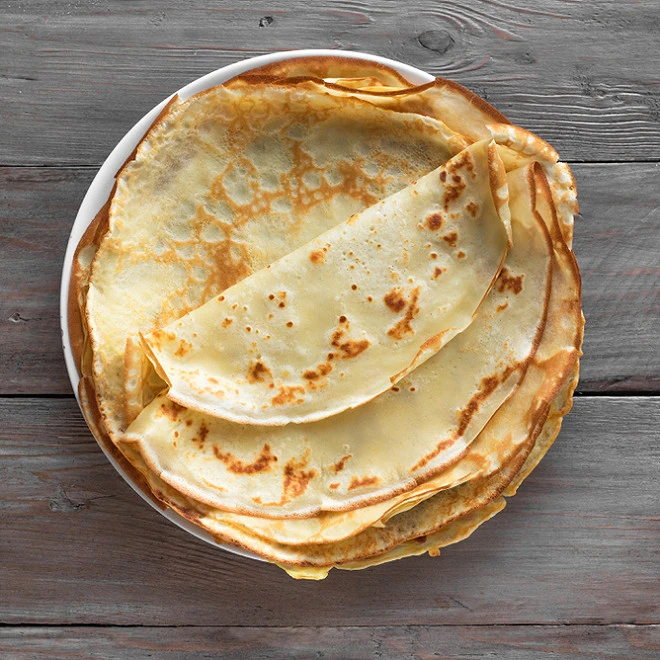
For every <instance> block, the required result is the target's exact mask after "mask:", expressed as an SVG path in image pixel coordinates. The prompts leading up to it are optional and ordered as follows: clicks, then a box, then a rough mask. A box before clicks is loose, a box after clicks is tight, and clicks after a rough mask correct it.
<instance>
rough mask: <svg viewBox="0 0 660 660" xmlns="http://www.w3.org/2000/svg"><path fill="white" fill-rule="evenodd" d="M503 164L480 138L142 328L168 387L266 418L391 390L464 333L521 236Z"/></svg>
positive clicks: (304, 417)
mask: <svg viewBox="0 0 660 660" xmlns="http://www.w3.org/2000/svg"><path fill="white" fill-rule="evenodd" d="M510 235H511V229H510V218H509V210H508V192H507V185H506V174H505V172H504V166H503V164H502V161H501V159H500V157H499V156H498V153H497V148H496V145H495V143H494V142H492V143H491V144H490V145H488V143H487V142H486V141H483V142H479V143H476V144H474V145H473V146H471V147H469V148H467V149H465V150H464V151H462V152H461V153H460V154H459V155H457V156H455V157H454V158H452V159H451V160H450V161H448V162H447V163H446V164H445V165H442V166H441V167H439V168H438V169H436V170H433V171H431V172H430V173H429V174H427V175H426V176H424V177H422V178H420V179H419V180H418V181H415V182H414V183H412V184H411V185H409V186H407V187H406V188H405V189H403V190H401V191H400V192H398V193H395V194H393V195H390V196H389V197H387V198H385V199H384V200H382V201H381V202H378V203H377V204H374V205H373V206H370V207H369V208H367V209H366V210H364V211H362V212H361V213H358V214H356V215H354V216H352V217H351V218H349V219H348V220H347V221H345V222H343V223H340V224H338V225H336V226H335V227H333V228H332V229H330V230H328V231H326V232H325V233H323V234H321V235H320V236H319V237H317V238H315V239H314V240H313V241H311V242H310V243H307V244H306V245H304V246H302V247H300V248H298V249H297V250H294V251H293V252H291V253H290V254H288V255H286V256H285V257H282V258H281V259H279V260H278V261H275V262H274V263H272V264H269V265H268V266H267V267H266V268H264V269H263V270H261V271H259V272H258V273H255V274H253V275H251V276H250V277H247V278H245V279H244V280H242V281H241V282H239V283H238V284H235V285H234V286H232V287H230V288H228V289H227V290H225V291H224V292H223V293H222V294H220V295H219V296H218V297H216V298H214V299H212V300H210V301H209V302H207V303H206V304H205V305H203V306H202V307H199V308H198V309H196V310H194V311H192V312H190V313H189V314H186V315H185V316H183V317H181V318H180V319H178V320H177V321H175V322H173V323H171V324H169V325H167V326H165V327H164V328H161V329H158V330H155V331H154V332H152V333H151V334H149V335H147V336H146V337H144V338H143V341H144V345H145V348H146V350H147V352H148V355H149V357H150V359H151V360H152V362H153V363H154V366H155V367H156V370H157V372H158V373H159V374H160V375H161V377H162V378H163V379H164V380H165V381H166V382H167V384H168V386H169V391H168V397H169V398H170V399H171V400H172V401H175V402H176V403H178V404H180V405H182V406H185V407H186V408H189V409H191V410H198V411H201V412H206V413H209V414H210V415H213V416H214V417H220V418H222V419H227V420H229V421H233V422H237V423H247V424H259V425H283V424H288V423H291V422H295V423H303V422H313V421H317V420H319V419H324V418H327V417H331V416H332V415H336V414H338V413H340V412H342V411H344V410H347V409H350V408H355V407H357V406H360V405H362V404H364V403H365V402H366V401H369V400H370V399H373V398H374V397H375V396H377V395H379V394H382V393H383V392H385V391H386V390H388V389H390V387H392V385H394V384H396V383H397V382H399V381H400V380H401V378H403V377H404V376H405V375H406V374H408V373H410V372H411V371H412V370H413V369H415V368H416V367H417V366H419V365H421V364H423V363H424V362H425V361H426V360H427V359H428V358H429V357H431V356H432V355H433V354H435V353H436V352H437V351H439V350H440V349H441V348H442V347H443V346H444V345H445V344H446V343H447V342H448V341H450V340H451V339H452V338H453V337H455V336H456V335H457V334H458V333H460V332H462V331H463V330H464V329H465V328H466V327H467V326H468V325H469V324H470V323H471V322H472V319H473V317H474V316H475V315H476V313H477V310H478V308H479V306H480V304H481V303H482V301H483V300H484V298H485V297H486V295H487V294H488V291H490V288H491V286H492V285H493V283H494V282H495V279H496V278H497V276H498V275H499V272H500V270H501V268H502V265H503V263H504V257H505V256H506V252H507V249H508V247H509V245H510Z"/></svg>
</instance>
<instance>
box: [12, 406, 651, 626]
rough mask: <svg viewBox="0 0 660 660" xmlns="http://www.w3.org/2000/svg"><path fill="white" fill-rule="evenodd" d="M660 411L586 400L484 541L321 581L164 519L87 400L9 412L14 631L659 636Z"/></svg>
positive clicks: (479, 535)
mask: <svg viewBox="0 0 660 660" xmlns="http://www.w3.org/2000/svg"><path fill="white" fill-rule="evenodd" d="M659 404H660V398H657V397H641V398H638V397H625V398H616V397H595V398H592V397H584V398H581V399H578V400H577V401H576V404H575V409H574V411H573V412H572V413H571V414H570V415H569V416H568V418H567V420H566V422H565V426H564V429H563V431H562V433H561V435H560V437H559V439H558V441H557V443H556V444H555V446H554V447H553V448H552V449H551V450H550V452H549V454H548V456H546V458H545V459H544V461H543V462H542V463H541V466H540V467H539V468H538V469H537V471H536V472H535V473H534V474H533V475H532V476H531V477H530V478H529V479H528V480H527V481H526V482H525V484H524V485H523V486H522V488H521V489H520V491H519V493H518V495H516V497H514V498H512V499H511V500H510V501H509V505H508V507H507V509H505V511H503V512H502V513H501V514H499V515H498V516H497V517H496V518H495V519H494V520H492V521H490V522H489V523H487V524H486V525H484V527H482V528H481V529H480V530H478V531H477V532H476V533H475V534H474V535H473V536H472V537H471V538H470V539H468V540H467V541H465V542H463V543H461V544H458V545H456V546H453V547H450V548H447V549H445V550H443V553H442V556H441V557H439V558H430V557H428V556H426V557H420V558H412V559H407V560H404V561H400V562H394V563H390V564H387V565H383V566H379V567H375V568H372V569H369V570H365V571H358V572H355V573H348V572H343V571H336V572H333V573H332V574H331V575H330V577H329V578H328V579H327V580H325V581H324V582H321V583H310V582H296V581H294V580H292V579H291V578H289V577H288V576H287V575H285V574H284V572H283V571H281V570H280V569H279V568H277V567H275V566H272V565H268V564H265V563H261V562H256V561H253V560H248V559H243V558H241V557H237V556H235V555H231V554H229V553H227V552H224V551H221V550H218V549H215V548H212V547H210V546H208V545H206V544H204V543H203V542H201V541H198V540H196V539H194V538H193V537H191V536H190V535H189V534H187V533H185V532H183V531H182V530H180V529H178V528H177V527H175V526H174V525H172V524H171V523H170V522H168V521H167V520H166V519H165V518H163V517H162V516H160V515H159V514H158V513H157V512H155V511H154V510H152V509H151V508H150V507H149V506H148V505H147V504H146V503H144V502H143V501H142V500H141V499H140V498H139V497H138V496H137V495H136V494H135V493H134V492H133V491H132V490H131V489H130V488H129V487H128V486H127V485H126V484H125V483H124V482H123V481H122V480H121V478H120V477H119V476H118V475H117V473H115V471H114V470H113V469H112V467H111V466H110V465H109V464H108V463H107V461H106V459H105V458H104V456H103V454H102V453H101V452H100V450H99V448H98V447H97V445H96V443H95V442H94V440H93V439H92V438H91V437H90V435H89V433H88V431H87V429H86V427H85V425H84V422H83V420H82V418H81V416H80V414H79V412H78V410H77V408H76V407H75V403H74V402H73V401H71V400H68V399H50V400H45V399H4V400H3V399H0V417H1V418H2V419H3V424H2V427H1V428H0V437H1V442H0V455H1V459H0V482H1V483H2V484H3V499H2V505H1V506H2V534H1V535H0V562H1V563H2V566H3V569H2V577H1V580H2V592H3V597H2V598H1V599H0V623H5V624H9V625H17V624H78V625H80V624H98V625H129V626H135V625H148V626H153V625H208V626H216V625H223V626H399V625H412V626H416V625H440V624H442V625H447V624H457V625H478V624H553V623H554V624H557V623H562V624H565V623H570V624H581V625H595V624H598V625H601V624H620V623H630V624H658V623H660V598H659V594H658V582H657V578H658V572H659V569H660V520H659V518H658V515H657V513H658V512H657V484H658V478H659V476H660V474H659V472H660V447H659V446H658V443H657V433H658V428H660V405H659ZM411 639H412V638H411Z"/></svg>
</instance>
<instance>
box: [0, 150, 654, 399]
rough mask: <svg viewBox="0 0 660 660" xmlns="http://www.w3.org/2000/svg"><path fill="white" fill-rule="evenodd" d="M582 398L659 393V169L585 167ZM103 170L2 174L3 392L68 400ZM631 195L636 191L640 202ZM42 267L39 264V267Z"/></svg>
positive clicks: (580, 168)
mask: <svg viewBox="0 0 660 660" xmlns="http://www.w3.org/2000/svg"><path fill="white" fill-rule="evenodd" d="M574 170H575V176H576V179H577V183H578V189H579V199H580V207H581V215H580V217H578V218H577V221H576V230H575V251H576V254H577V256H578V260H579V263H580V267H581V269H582V276H583V280H584V282H583V286H584V313H585V316H586V318H587V327H586V335H585V346H584V351H585V359H584V360H583V366H582V381H581V383H580V388H579V389H580V391H581V392H598V391H611V392H615V391H631V390H632V391H638V392H639V391H658V389H660V387H659V386H660V351H658V346H659V345H660V324H659V323H658V314H659V312H660V164H656V163H631V164H628V165H625V166H624V167H622V166H620V165H616V164H598V165H596V164H576V165H575V166H574ZM94 174H95V170H90V169H76V168H18V167H7V168H1V167H0V190H2V193H1V194H2V195H3V196H4V199H5V204H4V206H3V208H0V236H1V237H2V239H3V241H2V243H0V293H1V294H2V295H0V362H1V363H2V364H3V370H4V377H3V379H2V380H1V381H0V392H2V393H15V392H21V393H26V394H66V393H69V392H70V391H71V388H70V385H69V382H68V379H67V376H66V374H65V371H64V365H63V362H62V357H61V356H62V349H61V343H60V332H59V321H58V318H59V317H58V315H59V310H58V304H59V301H58V296H59V278H60V272H61V269H62V255H63V253H64V249H65V247H66V242H67V239H68V235H69V231H70V228H71V223H72V220H73V218H74V217H75V214H76V211H77V208H78V205H79V204H80V201H81V200H82V197H83V195H84V193H85V190H86V189H87V186H88V185H89V184H90V182H91V179H92V178H93V176H94ZM630 190H634V191H635V198H634V200H631V199H630ZM37 264H38V266H36V265H37Z"/></svg>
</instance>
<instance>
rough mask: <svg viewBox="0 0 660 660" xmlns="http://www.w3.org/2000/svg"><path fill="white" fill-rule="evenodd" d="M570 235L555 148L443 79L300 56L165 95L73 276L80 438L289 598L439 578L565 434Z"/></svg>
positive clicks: (568, 177)
mask: <svg viewBox="0 0 660 660" xmlns="http://www.w3.org/2000/svg"><path fill="white" fill-rule="evenodd" d="M575 213H577V197H576V188H575V181H574V179H573V176H572V174H571V172H570V168H569V167H568V166H567V165H566V164H564V163H561V162H559V156H558V154H557V153H556V151H555V150H554V149H553V148H552V147H551V146H550V145H549V144H548V143H547V142H545V141H544V140H542V139H541V138H539V137H538V136H535V135H533V134H532V133H530V132H529V131H526V130H525V129H523V128H521V127H518V126H514V125H512V124H511V123H510V122H509V121H508V120H507V119H506V117H504V116H503V115H501V114H500V113H499V112H497V111H496V110H495V109H493V108H492V107H491V106H489V105H488V104H487V103H486V102H484V101H483V100H481V99H479V98H478V97H476V96H475V95H473V94H472V93H470V92H468V91H467V90H465V89H464V88H462V87H460V86H459V85H457V84H456V83H453V82H450V81H446V80H442V79H437V80H435V81H434V82H431V83H428V84H425V85H421V86H416V85H414V84H412V83H410V82H408V81H407V80H406V79H405V78H404V77H403V76H402V75H401V74H400V73H398V72H396V71H394V70H391V69H389V68H388V67H383V66H381V65H375V64H373V63H370V62H366V61H363V60H359V59H354V58H339V57H337V58H326V57H320V58H317V57H311V58H302V59H295V58H294V59H292V60H286V61H283V62H279V63H276V64H274V65H268V66H267V67H264V68H262V69H256V70H253V71H251V72H249V73H248V74H245V75H242V76H239V77H238V78H235V79H233V80H230V81H228V82H227V83H225V84H223V85H220V86H217V87H213V88H211V89H209V90H207V91H205V92H202V93H200V94H198V95H196V96H193V97H191V98H190V99H187V100H180V99H177V98H175V99H174V100H173V101H172V102H171V103H170V104H169V105H168V106H167V108H166V109H165V110H164V111H163V112H162V113H161V115H160V116H159V118H158V119H157V120H156V122H155V123H154V124H153V126H152V127H151V129H150V130H149V131H148V132H147V134H146V135H145V137H144V138H143V140H142V141H141V143H140V144H139V145H138V148H137V149H136V151H135V153H134V154H133V156H132V157H131V158H130V159H129V161H127V163H126V164H125V165H124V166H123V167H122V168H121V170H120V171H119V172H118V174H117V181H116V185H115V188H114V190H113V192H112V194H111V197H110V199H109V200H108V203H107V204H106V205H105V207H104V208H103V209H102V210H101V211H100V212H99V215H98V216H97V218H96V219H95V221H94V223H93V224H92V225H91V226H90V228H89V229H88V231H87V232H86V233H85V235H84V236H83V239H82V241H81V243H80V245H79V247H78V250H77V251H76V255H75V257H74V264H73V269H72V281H71V285H72V286H71V287H70V290H71V298H70V306H69V309H70V327H71V328H72V329H73V331H72V343H73V344H74V345H75V347H76V351H77V358H78V364H79V369H80V373H81V381H80V387H79V394H80V400H81V406H82V408H83V412H84V413H85V417H86V419H87V421H88V423H89V425H90V428H91V429H92V431H93V433H94V435H95V436H96V437H97V439H98V440H99V442H100V443H101V444H102V446H103V447H104V448H105V449H106V450H107V451H109V452H110V453H111V454H112V455H113V456H115V458H116V459H117V460H118V461H119V462H120V464H121V465H122V467H123V469H124V470H125V471H126V472H127V473H129V475H130V476H131V479H132V481H133V482H134V483H135V484H136V485H137V486H138V487H139V488H140V489H141V490H143V491H144V492H145V493H146V494H147V495H148V496H149V497H150V498H152V499H153V500H154V501H155V502H157V503H158V504H159V505H160V506H162V507H169V508H171V509H173V510H174V511H176V512H177V513H178V514H180V515H181V516H183V517H184V518H186V519H188V520H189V521H191V522H193V523H194V524H195V525H197V526H199V527H200V528H202V529H204V530H205V531H206V532H208V533H209V534H210V535H211V536H212V537H213V538H215V539H216V540H217V541H218V542H219V543H223V544H229V545H232V546H235V547H240V548H243V549H245V550H249V551H250V552H252V553H255V554H256V555H258V556H260V557H262V558H265V559H267V560H269V561H271V562H273V563H276V564H278V565H279V566H281V567H282V568H284V569H285V570H286V571H287V572H288V573H289V574H290V575H292V576H293V577H296V578H306V579H322V578H324V577H325V576H326V575H327V574H328V572H329V570H330V569H331V568H333V567H335V568H340V569H347V570H357V569H362V568H366V567H369V566H374V565H377V564H380V563H384V562H386V561H392V560H395V559H400V558H403V557H408V556H413V555H419V554H423V553H426V552H428V553H430V554H438V553H439V548H441V547H444V546H447V545H450V544H453V543H457V542H458V541H461V540H463V539H464V538H466V537H468V536H469V535H470V534H471V533H472V532H473V531H474V530H476V529H477V528H478V527H479V526H480V525H481V524H482V523H484V522H486V521H487V520H488V519H489V518H491V517H492V516H493V515H495V514H496V513H498V512H499V511H501V510H502V508H504V505H505V498H506V497H509V496H512V495H513V494H515V492H516V491H517V489H518V488H519V486H520V484H521V483H522V481H523V479H524V478H525V477H526V476H527V475H528V474H529V473H530V472H531V471H532V470H533V469H534V467H535V466H536V465H537V464H538V462H539V461H540V460H541V458H542V456H543V455H544V453H545V452H546V451H547V450H548V449H549V447H550V446H551V444H552V442H553V441H554V439H555V437H556V435H557V433H558V432H559V428H560V426H561V421H562V418H563V416H564V415H565V414H566V413H567V412H568V411H569V410H570V407H571V396H572V392H573V390H574V388H575V386H576V383H577V378H578V373H579V362H578V361H579V356H580V355H581V344H582V334H583V325H584V319H583V317H582V312H581V304H580V299H581V285H580V275H579V270H578V268H577V264H576V261H575V257H574V255H573V253H572V250H571V244H572V235H573V216H574V215H575ZM459 551H460V550H459Z"/></svg>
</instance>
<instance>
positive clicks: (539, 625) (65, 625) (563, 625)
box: [0, 621, 660, 630]
mask: <svg viewBox="0 0 660 660" xmlns="http://www.w3.org/2000/svg"><path fill="white" fill-rule="evenodd" d="M620 626H626V627H633V628H653V627H659V628H660V622H659V623H635V622H628V621H622V622H615V623H604V622H602V621H595V622H593V623H586V622H584V621H580V622H579V623H567V622H558V623H557V622H554V623H547V622H546V623H431V624H425V623H408V624H399V625H396V624H394V625H388V624H384V625H373V626H342V625H316V626H314V625H308V626H304V625H303V626H296V625H293V626H286V625H254V626H251V625H247V626H243V625H204V624H199V625H197V624H182V625H179V624H172V623H164V624H158V623H155V624H123V623H2V622H0V630H2V629H3V628H41V629H48V628H135V629H138V628H192V629H194V628H212V629H217V630H223V629H226V628H242V629H251V628H255V629H264V628H270V629H273V630H278V629H293V630H296V629H302V630H304V629H309V628H328V629H333V628H334V629H341V630H369V629H371V628H572V627H583V628H616V627H620Z"/></svg>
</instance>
